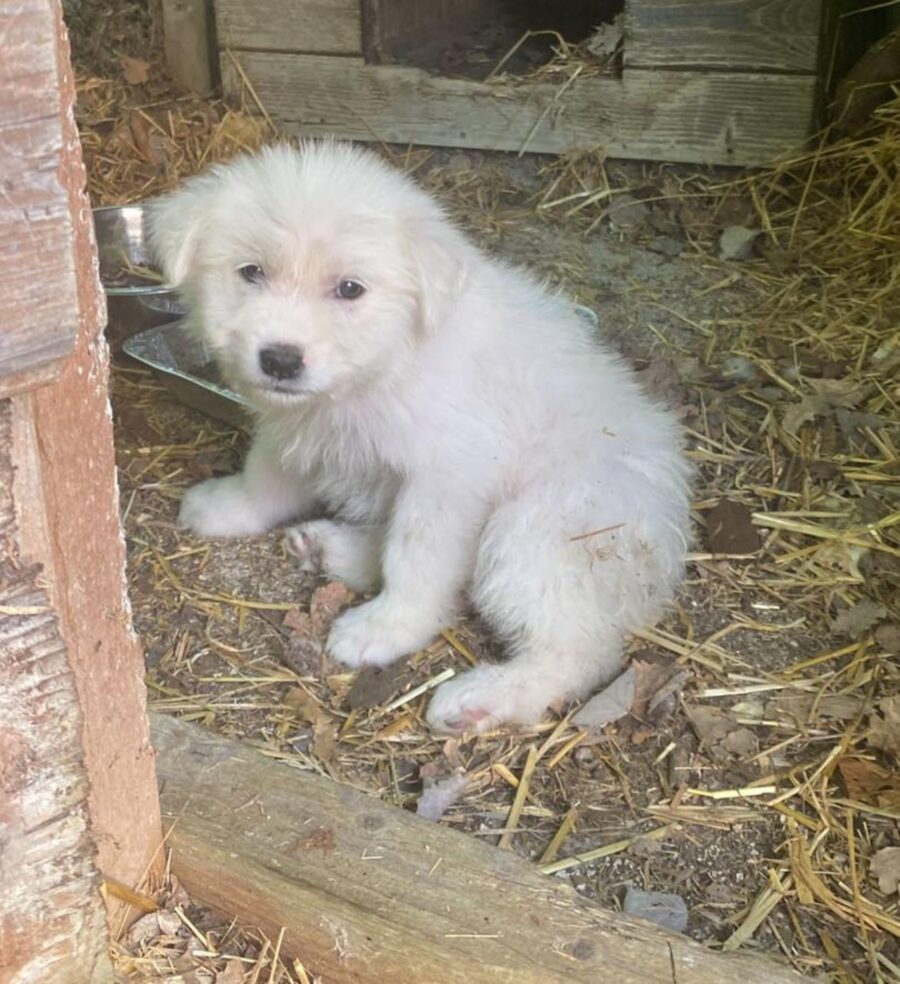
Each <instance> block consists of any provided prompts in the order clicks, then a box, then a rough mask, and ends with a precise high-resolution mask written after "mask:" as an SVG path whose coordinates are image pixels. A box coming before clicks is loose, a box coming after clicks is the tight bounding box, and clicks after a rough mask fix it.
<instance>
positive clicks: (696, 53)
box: [625, 0, 823, 75]
mask: <svg viewBox="0 0 900 984" xmlns="http://www.w3.org/2000/svg"><path fill="white" fill-rule="evenodd" d="M822 6H823V0H628V2H627V3H626V5H625V10H626V27H625V65H626V67H629V66H635V67H647V66H653V67H667V68H687V69H691V68H707V69H709V68H719V69H722V70H723V71H727V72H738V71H753V72H789V73H796V74H801V75H814V74H815V72H816V69H817V65H818V59H819V45H820V39H821V36H822V16H823V11H822Z"/></svg>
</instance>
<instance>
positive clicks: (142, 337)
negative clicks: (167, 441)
mask: <svg viewBox="0 0 900 984" xmlns="http://www.w3.org/2000/svg"><path fill="white" fill-rule="evenodd" d="M123 350H124V351H125V354H126V355H130V356H131V357H132V358H133V359H136V360H137V361H138V362H140V363H142V364H143V365H145V366H148V367H149V368H150V369H152V370H153V371H154V372H155V373H156V374H157V375H158V376H159V377H160V379H161V380H162V382H163V383H164V384H165V386H166V388H167V389H168V390H169V392H170V393H171V394H172V395H173V396H174V397H175V399H177V400H179V401H180V402H181V403H184V404H185V405H186V406H189V407H193V408H194V409H195V410H200V411H201V412H203V413H205V414H208V415H209V416H210V417H216V418H217V419H218V420H224V421H225V422H226V423H229V424H231V425H232V426H235V427H246V426H247V425H248V423H249V421H250V412H249V407H248V406H247V403H246V401H245V400H244V398H243V397H242V396H240V395H239V394H237V393H235V392H233V391H232V390H230V389H229V388H228V387H227V386H226V385H225V383H224V381H223V380H222V378H221V376H220V375H219V373H218V370H217V368H216V365H215V363H214V362H213V361H212V360H211V359H210V357H209V353H208V352H207V351H206V348H205V346H204V345H203V343H202V342H200V341H199V340H198V339H197V338H196V336H195V335H194V334H193V333H192V332H191V331H189V330H188V327H187V323H186V322H185V321H171V322H169V323H168V324H164V325H158V326H157V327H155V328H150V329H147V330H146V331H142V332H140V333H139V334H137V335H133V336H132V337H131V338H129V339H128V340H127V341H126V342H125V344H124V345H123Z"/></svg>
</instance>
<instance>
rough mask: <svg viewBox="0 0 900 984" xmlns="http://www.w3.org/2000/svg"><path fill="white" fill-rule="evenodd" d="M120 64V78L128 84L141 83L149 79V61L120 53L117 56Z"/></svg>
mask: <svg viewBox="0 0 900 984" xmlns="http://www.w3.org/2000/svg"><path fill="white" fill-rule="evenodd" d="M119 64H120V65H121V66H122V78H124V79H125V81H126V82H127V83H128V84H129V85H143V84H144V83H145V82H147V81H149V79H150V62H147V61H144V59H143V58H132V57H130V56H129V55H122V56H121V57H120V58H119Z"/></svg>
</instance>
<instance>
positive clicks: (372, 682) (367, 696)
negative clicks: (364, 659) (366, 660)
mask: <svg viewBox="0 0 900 984" xmlns="http://www.w3.org/2000/svg"><path fill="white" fill-rule="evenodd" d="M412 674H413V671H412V669H411V667H410V666H409V664H408V663H406V662H404V661H403V660H398V661H397V662H396V663H390V664H389V665H388V666H364V667H362V669H361V670H360V671H359V673H357V674H356V677H355V679H354V680H353V685H352V686H351V687H350V691H349V693H348V694H347V703H348V705H349V706H350V708H351V709H356V708H360V709H362V710H367V709H369V708H371V707H378V706H379V704H384V703H385V702H386V701H387V700H388V699H389V698H391V697H393V696H394V694H396V693H398V692H399V691H400V690H402V689H403V687H404V685H405V684H406V683H407V682H408V681H409V679H410V678H411V677H412Z"/></svg>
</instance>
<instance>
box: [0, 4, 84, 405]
mask: <svg viewBox="0 0 900 984" xmlns="http://www.w3.org/2000/svg"><path fill="white" fill-rule="evenodd" d="M55 6H56V4H53V3H48V2H47V0H21V2H11V0H0V38H2V49H3V54H2V56H0V175H2V178H0V188H2V193H0V276H2V281H3V290H2V291H0V396H4V395H7V391H6V389H5V387H4V384H3V380H4V378H5V377H7V376H11V375H13V374H15V375H16V376H17V377H18V378H21V377H22V376H23V375H25V374H28V373H29V372H30V373H34V372H37V374H38V375H39V376H40V377H41V378H47V377H48V375H49V376H50V377H51V378H52V376H53V375H54V374H55V373H56V372H57V371H58V368H59V362H60V360H61V359H62V358H63V357H65V356H66V355H68V354H69V352H71V350H72V346H73V344H74V339H75V332H76V330H77V327H78V313H77V311H76V310H75V309H74V308H73V306H72V304H71V298H72V295H73V294H74V291H75V269H74V265H73V262H72V253H71V249H70V238H71V237H70V218H69V212H68V200H67V196H66V189H65V188H64V187H63V185H62V183H61V181H60V175H59V171H58V164H59V159H60V155H61V153H62V127H61V120H60V115H59V114H60V105H59V85H60V66H59V64H58V62H57V48H58V38H57V35H56V29H55V19H54V8H55Z"/></svg>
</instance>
